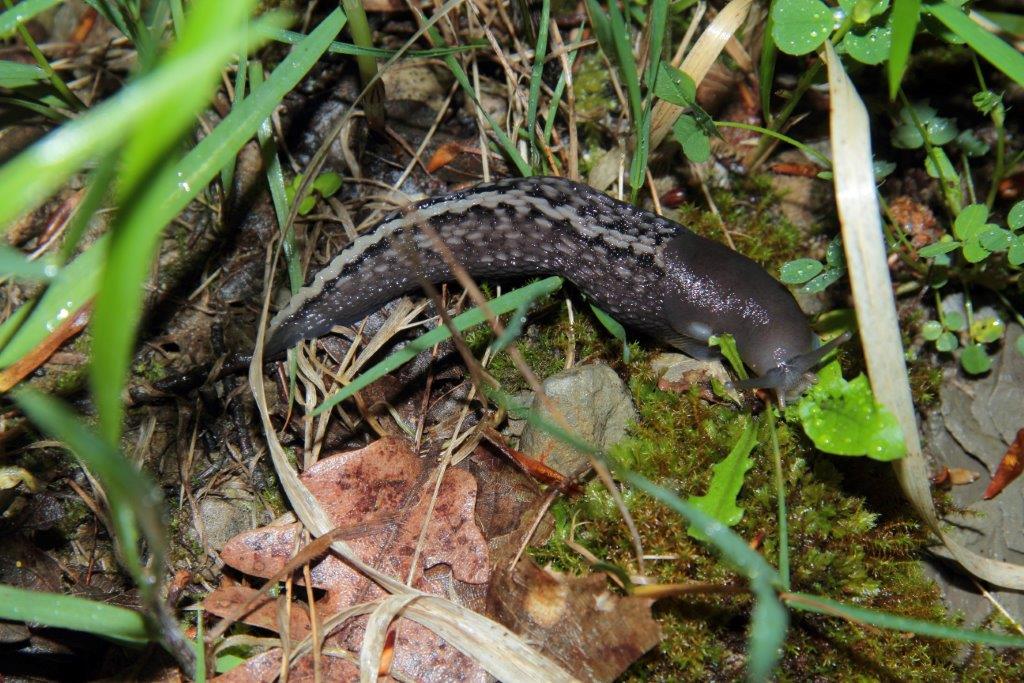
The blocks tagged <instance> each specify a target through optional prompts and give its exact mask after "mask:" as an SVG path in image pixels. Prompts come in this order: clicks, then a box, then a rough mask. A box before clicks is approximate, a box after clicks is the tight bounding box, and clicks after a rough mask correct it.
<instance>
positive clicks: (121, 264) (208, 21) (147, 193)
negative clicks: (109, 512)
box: [89, 0, 266, 444]
mask: <svg viewBox="0 0 1024 683" xmlns="http://www.w3.org/2000/svg"><path fill="white" fill-rule="evenodd" d="M251 4H252V1H251V0H249V1H248V2H239V3H220V2H219V1H218V0H205V1H202V2H198V1H197V2H195V3H193V4H192V5H191V12H190V13H189V16H188V21H187V24H186V26H185V29H184V31H183V32H182V36H181V39H180V40H179V42H178V43H177V44H175V45H174V46H172V47H171V49H170V50H169V51H168V53H167V56H166V57H165V58H164V60H163V62H162V64H161V65H160V67H158V68H159V69H160V70H167V69H179V68H181V62H182V61H185V60H188V58H189V56H190V55H192V54H194V53H206V54H207V55H208V60H207V61H205V62H202V63H198V64H193V70H192V71H191V73H190V75H191V77H192V81H193V82H192V85H191V87H188V88H186V89H184V90H183V91H181V92H180V93H179V95H178V99H177V102H176V104H175V106H174V107H171V111H164V110H153V109H151V108H150V109H147V110H146V111H144V112H140V113H139V115H138V120H137V121H133V129H132V132H131V133H129V137H128V141H127V143H126V144H125V149H124V153H123V154H122V157H121V165H120V169H119V173H118V178H117V195H118V198H119V200H120V202H119V203H120V204H121V207H120V211H119V213H118V216H117V218H116V220H115V223H114V226H113V228H112V230H111V235H110V242H109V247H108V251H107V263H106V266H105V267H104V269H103V274H102V275H101V276H100V283H99V289H98V291H97V293H96V302H95V310H94V312H93V317H92V335H93V344H92V363H91V364H90V368H89V370H90V372H89V380H90V386H91V388H92V395H93V399H94V401H95V404H96V410H97V413H98V414H99V422H100V432H101V433H102V434H103V436H104V437H106V438H107V439H108V440H109V441H110V443H112V444H117V443H118V442H119V440H120V437H121V422H122V418H123V414H124V402H123V401H122V399H121V389H122V387H123V386H124V382H125V381H126V379H127V376H128V367H129V363H130V360H131V352H132V348H133V346H134V344H135V335H136V331H137V329H138V324H139V320H140V318H141V316H142V307H143V294H144V292H145V291H146V287H145V281H146V278H147V276H148V275H149V272H150V269H151V266H152V263H153V259H154V257H155V255H156V251H157V247H158V246H159V243H160V237H161V235H162V234H163V229H164V227H165V226H166V225H167V223H168V222H169V217H168V218H167V220H161V218H163V216H162V212H161V207H162V205H163V203H164V201H165V199H166V197H167V196H168V195H173V194H174V193H175V192H180V190H181V189H183V188H180V187H179V180H178V168H177V163H176V161H174V160H173V159H171V160H168V161H162V159H164V158H165V157H167V156H168V154H170V153H171V152H172V147H174V146H176V145H177V144H178V142H179V141H180V139H181V137H182V136H183V135H184V133H185V132H186V131H187V130H188V129H189V128H190V127H191V125H192V122H193V120H194V117H195V116H196V115H197V114H198V113H199V111H201V110H202V109H203V108H205V107H206V105H207V102H208V101H209V99H210V98H211V97H212V95H213V92H214V90H215V88H216V86H217V81H218V78H217V77H218V75H219V72H220V69H221V68H222V66H223V65H224V64H225V63H226V62H227V60H228V58H229V57H230V55H231V53H232V52H233V51H234V49H233V48H235V47H236V46H238V45H242V44H243V41H244V39H245V35H246V30H245V26H244V23H245V22H246V21H247V17H248V12H249V8H250V7H251ZM226 7H230V8H231V9H230V10H226V9H224V8H226ZM265 18H266V17H264V19H265ZM212 45H217V46H219V47H220V48H221V50H220V51H213V50H211V49H210V46H212Z"/></svg>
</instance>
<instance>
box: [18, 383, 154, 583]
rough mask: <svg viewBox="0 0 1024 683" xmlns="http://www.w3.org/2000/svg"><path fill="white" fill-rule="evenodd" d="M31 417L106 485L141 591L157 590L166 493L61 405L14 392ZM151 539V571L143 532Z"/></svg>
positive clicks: (32, 392) (33, 393) (27, 391)
mask: <svg viewBox="0 0 1024 683" xmlns="http://www.w3.org/2000/svg"><path fill="white" fill-rule="evenodd" d="M12 395H13V397H14V400H15V402H16V403H17V404H18V406H19V407H20V408H21V409H22V411H23V412H24V413H25V415H27V416H28V418H29V419H30V420H31V421H32V422H33V423H34V424H35V425H37V426H38V427H39V428H40V429H42V431H44V432H45V433H46V434H48V435H50V436H52V437H53V438H55V439H58V440H59V441H61V442H63V443H64V445H65V446H67V447H68V448H69V449H70V450H71V452H72V453H74V454H75V457H77V458H78V460H79V461H80V462H81V463H82V464H83V465H84V466H85V467H86V468H87V469H88V470H89V471H90V472H91V473H92V474H93V476H94V477H96V479H97V480H98V481H99V482H100V485H101V486H102V487H103V491H104V492H105V493H106V497H107V503H108V504H109V507H110V515H111V520H112V522H113V524H114V531H115V533H116V534H117V537H118V545H119V547H120V549H121V554H122V556H123V557H124V560H125V565H126V567H127V569H128V571H129V572H131V574H132V577H133V578H134V579H135V582H136V583H137V584H138V585H139V588H140V589H142V590H143V591H147V590H153V589H154V587H155V585H156V584H155V582H154V581H153V580H152V579H150V578H148V577H149V576H153V577H161V576H162V575H163V567H164V566H165V560H166V556H167V551H166V549H167V542H166V539H165V537H164V527H163V522H162V520H161V519H160V515H161V511H162V510H163V503H162V497H161V495H160V490H159V489H158V488H157V487H156V486H155V485H154V484H153V482H152V481H150V479H149V478H148V477H147V476H146V475H144V474H143V473H141V472H139V471H138V470H137V469H136V468H135V466H133V465H132V464H131V463H130V462H128V460H126V459H125V457H124V456H123V455H121V452H120V451H119V450H117V449H116V448H114V447H113V446H112V445H110V444H109V443H108V442H107V441H106V440H104V439H102V438H100V437H99V436H98V435H96V434H95V433H93V432H92V431H91V430H89V429H88V428H87V427H86V426H85V424H84V422H83V421H81V420H80V419H79V418H78V417H77V416H76V415H75V414H74V413H72V412H71V411H70V410H68V408H67V407H66V406H65V405H64V404H63V403H62V402H60V401H58V400H57V399H55V398H51V397H49V396H47V395H45V394H42V393H40V392H38V391H35V390H34V389H29V388H27V387H21V388H18V389H15V391H14V392H13V393H12ZM140 532H141V533H142V536H144V537H145V539H146V541H147V543H148V544H149V548H150V551H151V553H152V555H153V558H154V560H155V561H154V562H152V563H150V566H149V567H146V566H145V565H144V564H143V561H142V558H141V556H140V555H139V547H138V546H139V533H140Z"/></svg>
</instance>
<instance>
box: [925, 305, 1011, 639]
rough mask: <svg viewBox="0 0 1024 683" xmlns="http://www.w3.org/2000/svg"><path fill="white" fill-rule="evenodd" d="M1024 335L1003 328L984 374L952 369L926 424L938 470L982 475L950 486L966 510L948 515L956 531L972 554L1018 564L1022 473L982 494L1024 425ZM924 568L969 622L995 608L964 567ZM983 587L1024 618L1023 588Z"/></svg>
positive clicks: (931, 565) (934, 565)
mask: <svg viewBox="0 0 1024 683" xmlns="http://www.w3.org/2000/svg"><path fill="white" fill-rule="evenodd" d="M1021 334H1024V330H1022V329H1021V327H1020V326H1018V325H1009V326H1008V327H1007V333H1006V336H1005V338H1004V341H1003V348H1002V349H1001V350H1000V351H999V353H998V354H997V355H996V357H995V358H994V363H993V366H992V370H991V371H990V372H989V373H988V374H987V375H986V376H984V377H982V378H981V379H970V378H967V377H965V376H964V375H963V374H961V373H959V372H957V371H955V370H951V371H949V372H948V373H947V374H946V377H945V379H944V381H943V385H942V389H941V392H940V394H941V399H942V406H941V409H940V410H939V411H937V412H935V413H933V414H932V415H930V416H929V417H928V419H927V421H926V423H925V429H924V432H925V440H926V443H927V449H928V451H929V454H930V455H931V456H932V458H933V460H934V461H935V465H936V468H935V469H936V470H937V469H939V468H941V467H942V466H947V467H950V468H954V467H962V468H965V469H968V470H976V471H980V472H981V475H982V476H981V477H979V478H978V479H977V480H976V481H974V482H973V483H970V484H967V485H964V486H954V487H953V489H952V496H953V499H954V501H955V502H956V504H957V505H958V506H962V507H964V508H966V509H967V510H969V511H970V513H971V514H969V515H968V516H960V517H952V518H948V519H947V521H948V522H951V523H953V524H954V525H955V527H956V528H955V531H954V533H956V535H957V536H958V537H959V538H960V540H961V542H963V543H964V544H965V545H967V547H968V548H971V549H972V550H974V551H975V552H978V553H980V554H981V555H983V556H985V557H990V558H992V559H996V560H1005V561H1007V562H1013V563H1015V564H1024V477H1022V478H1019V479H1017V480H1016V481H1014V482H1012V483H1011V484H1010V485H1009V486H1007V487H1006V488H1005V489H1004V490H1003V491H1002V493H1000V494H999V495H998V496H996V497H995V498H994V499H992V500H982V499H981V496H982V493H983V492H984V491H985V488H986V487H987V486H988V484H989V482H990V481H991V478H992V475H993V474H995V471H996V467H997V466H998V465H999V461H1000V460H1001V459H1002V457H1003V455H1004V454H1005V453H1006V449H1007V447H1008V446H1009V444H1010V443H1011V442H1012V441H1013V438H1014V436H1015V435H1016V433H1017V430H1018V429H1020V428H1021V427H1024V411H1022V410H1021V407H1022V406H1024V357H1022V356H1021V355H1020V354H1019V353H1017V352H1016V350H1015V349H1014V344H1015V343H1016V341H1017V338H1018V337H1019V336H1020V335H1021ZM928 566H929V573H930V574H932V575H933V576H935V577H936V580H937V581H938V583H939V585H940V586H942V588H943V591H944V594H945V597H946V600H947V602H948V603H949V604H950V606H951V607H952V608H953V609H956V610H960V611H962V612H963V614H964V616H965V617H966V621H967V624H968V625H971V626H973V625H976V624H978V623H979V622H980V621H981V620H982V619H983V618H984V617H985V616H986V615H988V613H989V612H990V611H991V610H992V608H993V607H992V604H991V602H989V600H988V599H987V598H986V597H985V596H984V595H982V594H981V591H979V590H978V588H977V586H976V585H975V584H974V583H973V582H972V581H971V580H970V579H969V578H967V577H966V576H964V575H963V574H962V573H960V572H958V571H957V570H956V569H953V568H950V567H948V566H946V565H944V564H943V563H942V562H941V561H935V562H929V563H928ZM987 588H988V590H989V592H990V593H991V594H992V596H993V597H994V598H995V599H996V600H997V601H998V602H999V603H1000V604H1002V606H1003V607H1004V608H1006V610H1007V611H1008V612H1009V613H1010V614H1011V615H1012V616H1013V618H1014V619H1016V620H1017V621H1018V622H1020V621H1022V620H1024V593H1021V592H1018V591H1008V590H996V589H994V588H993V587H991V586H989V587H987Z"/></svg>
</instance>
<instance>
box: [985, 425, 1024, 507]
mask: <svg viewBox="0 0 1024 683" xmlns="http://www.w3.org/2000/svg"><path fill="white" fill-rule="evenodd" d="M1022 469H1024V428H1022V429H1018V430H1017V436H1016V438H1014V440H1013V443H1012V444H1010V447H1009V448H1008V449H1007V450H1006V455H1004V456H1003V459H1002V460H1000V461H999V467H997V468H996V474H995V476H994V477H992V481H991V482H990V483H989V485H988V488H986V489H985V493H983V494H982V496H981V497H982V499H984V500H991V499H992V498H995V497H996V496H998V495H999V493H1000V491H1002V490H1003V489H1005V488H1006V487H1007V486H1008V485H1009V484H1010V482H1012V481H1013V480H1014V479H1016V478H1017V477H1019V476H1020V473H1021V470H1022Z"/></svg>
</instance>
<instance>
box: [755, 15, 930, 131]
mask: <svg viewBox="0 0 1024 683" xmlns="http://www.w3.org/2000/svg"><path fill="white" fill-rule="evenodd" d="M897 1H898V0H897ZM917 1H918V2H920V1H921V0H917ZM772 2H773V3H774V2H778V0H772ZM774 23H775V22H774V21H773V20H772V13H771V11H769V12H768V25H767V26H765V29H764V38H763V40H762V42H761V60H760V63H759V64H758V67H757V80H758V87H759V88H760V91H761V93H760V94H761V115H762V117H763V118H764V120H765V121H766V122H768V123H769V124H770V123H771V121H772V86H773V85H775V60H776V59H777V58H778V56H779V48H778V46H777V45H776V44H775V39H774V38H772V25H773V24H774Z"/></svg>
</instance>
